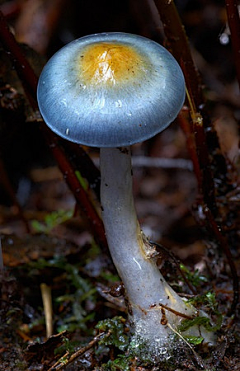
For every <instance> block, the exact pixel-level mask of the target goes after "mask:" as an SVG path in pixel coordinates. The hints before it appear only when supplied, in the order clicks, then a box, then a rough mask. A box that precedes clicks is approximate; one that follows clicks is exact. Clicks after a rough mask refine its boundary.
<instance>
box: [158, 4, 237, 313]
mask: <svg viewBox="0 0 240 371" xmlns="http://www.w3.org/2000/svg"><path fill="white" fill-rule="evenodd" d="M154 1H155V4H156V7H157V9H158V11H159V14H160V17H161V20H162V22H163V27H164V32H165V35H166V37H167V42H168V45H169V48H170V49H171V51H172V53H173V55H174V56H175V58H176V59H177V60H178V62H179V64H180V65H181V67H182V70H183V73H184V76H185V81H186V88H187V100H188V103H189V113H190V116H191V120H192V124H193V127H192V128H190V130H189V126H186V122H184V120H183V116H182V117H181V115H180V120H181V122H182V126H183V127H184V128H185V129H186V131H187V132H188V148H189V149H190V155H191V158H192V161H193V166H194V170H195V171H196V177H197V181H198V188H199V191H200V194H202V196H203V205H204V207H205V208H206V210H207V213H206V216H207V217H208V221H209V225H208V227H209V230H210V232H211V233H212V235H213V236H215V238H216V239H217V241H218V242H219V244H220V246H221V248H222V249H223V251H224V253H225V254H226V257H227V260H228V264H229V266H230V269H231V273H232V277H233V291H234V295H233V302H232V308H231V311H232V313H234V312H235V310H236V305H237V303H238V300H239V282H238V275H237V271H236V267H235V264H234V261H233V258H232V254H231V251H230V248H229V245H228V243H227V240H226V238H225V237H224V236H223V235H222V232H221V230H220V229H219V228H218V225H217V223H216V221H215V217H216V216H217V213H218V210H217V207H216V200H215V194H214V193H215V187H214V181H213V176H212V171H211V162H210V158H209V150H208V146H207V138H206V133H205V127H206V123H205V124H204V122H203V117H202V115H201V113H200V111H202V110H203V111H204V103H205V102H204V99H203V95H202V89H201V86H200V83H199V76H198V73H197V71H196V68H195V66H194V63H193V60H192V56H191V52H190V48H189V44H188V40H187V36H186V33H185V30H184V27H183V25H182V23H181V20H180V17H179V14H178V12H177V9H176V7H175V5H174V2H173V1H169V0H154ZM233 1H236V0H226V2H233ZM173 35H174V36H173ZM237 45H238V49H237V50H238V53H239V49H240V43H238V44H237ZM239 54H240V53H239ZM238 57H239V58H240V56H238ZM239 66H240V63H239ZM239 69H240V67H239ZM205 114H206V112H205ZM204 126H205V127H204ZM207 127H208V128H210V125H209V124H208V120H207ZM211 130H212V131H213V129H212V128H211ZM192 134H193V135H194V139H195V143H194V141H192ZM217 146H219V144H218V143H217Z"/></svg>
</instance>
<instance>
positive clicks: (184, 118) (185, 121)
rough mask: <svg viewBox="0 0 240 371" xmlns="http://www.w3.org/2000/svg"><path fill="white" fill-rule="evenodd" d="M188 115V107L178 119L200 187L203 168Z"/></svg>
mask: <svg viewBox="0 0 240 371" xmlns="http://www.w3.org/2000/svg"><path fill="white" fill-rule="evenodd" d="M188 116H189V112H188V109H187V108H186V109H185V110H182V111H181V112H180V113H179V114H178V121H179V124H180V126H181V129H182V131H183V132H184V134H185V138H186V143H187V149H188V152H189V155H190V158H191V160H192V163H193V169H194V174H195V176H196V178H197V183H198V187H199V186H200V185H201V184H202V174H201V170H200V167H199V161H198V156H197V150H196V143H195V139H194V134H193V130H192V128H191V126H190V123H189V117H188ZM198 191H199V193H200V192H201V191H200V189H198Z"/></svg>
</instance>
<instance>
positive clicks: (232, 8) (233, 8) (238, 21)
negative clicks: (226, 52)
mask: <svg viewBox="0 0 240 371" xmlns="http://www.w3.org/2000/svg"><path fill="white" fill-rule="evenodd" d="M238 3H239V2H238V1H237V0H225V4H226V11H227V17H228V25H229V29H230V32H231V40H232V49H233V55H234V62H235V66H236V73H237V79H238V85H239V87H240V18H239V10H238Z"/></svg>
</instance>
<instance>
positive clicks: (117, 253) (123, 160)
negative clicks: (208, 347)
mask: <svg viewBox="0 0 240 371" xmlns="http://www.w3.org/2000/svg"><path fill="white" fill-rule="evenodd" d="M100 166H101V205H102V217H103V222H104V226H105V231H106V237H107V241H108V245H109V249H110V253H111V256H112V259H113V262H114V264H115V266H116V268H117V271H118V274H119V276H120V278H121V279H122V281H123V283H124V287H125V291H126V296H127V300H128V303H129V317H130V321H131V323H132V331H133V336H134V337H135V339H136V340H137V341H139V340H140V341H142V340H143V341H144V343H151V347H152V348H153V349H156V348H157V347H160V346H163V344H165V343H166V342H168V341H169V335H174V331H173V330H177V327H178V326H179V324H180V323H181V321H182V320H183V319H184V318H194V317H196V316H197V315H198V313H197V310H196V309H195V308H194V307H193V306H190V305H188V304H186V302H185V301H184V300H182V299H181V298H180V297H179V296H178V295H177V293H175V291H173V289H172V288H171V287H170V286H169V285H168V284H167V282H166V281H165V280H164V278H163V276H162V274H161V272H160V271H159V269H158V267H157V265H156V262H155V259H154V257H153V255H154V252H155V250H154V249H153V248H152V247H151V246H150V245H149V244H148V242H147V239H146V237H144V235H143V233H142V232H141V229H140V226H139V223H138V220H137V215H136V211H135V207H134V200H133V194H132V169H131V155H130V148H129V147H121V148H101V149H100ZM169 309H170V310H169ZM180 313H181V314H182V315H180ZM189 332H191V335H193V334H194V335H195V336H204V337H205V336H206V337H207V338H206V339H205V341H207V342H209V341H210V338H211V335H209V333H207V332H206V331H205V330H204V329H201V330H199V328H197V327H196V328H193V327H191V329H190V331H189Z"/></svg>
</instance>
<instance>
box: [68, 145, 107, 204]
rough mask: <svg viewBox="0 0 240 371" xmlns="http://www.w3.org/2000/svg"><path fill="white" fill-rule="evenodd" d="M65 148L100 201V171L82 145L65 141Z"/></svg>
mask: <svg viewBox="0 0 240 371" xmlns="http://www.w3.org/2000/svg"><path fill="white" fill-rule="evenodd" d="M63 146H64V150H65V152H66V154H67V157H68V158H69V159H70V161H71V163H73V164H74V165H75V167H76V169H78V170H80V173H81V175H82V176H83V177H84V178H86V179H87V180H88V183H89V187H90V189H92V190H93V191H94V193H95V194H96V196H97V199H98V200H99V201H100V180H101V174H100V171H99V169H98V168H97V167H96V166H95V164H94V163H93V162H92V160H91V158H90V157H89V156H88V154H87V153H86V151H84V149H83V148H82V147H81V146H80V145H78V144H76V143H73V142H69V141H67V140H63Z"/></svg>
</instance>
